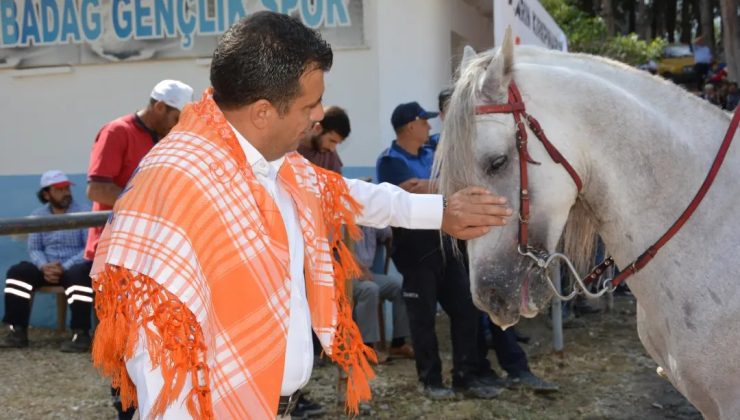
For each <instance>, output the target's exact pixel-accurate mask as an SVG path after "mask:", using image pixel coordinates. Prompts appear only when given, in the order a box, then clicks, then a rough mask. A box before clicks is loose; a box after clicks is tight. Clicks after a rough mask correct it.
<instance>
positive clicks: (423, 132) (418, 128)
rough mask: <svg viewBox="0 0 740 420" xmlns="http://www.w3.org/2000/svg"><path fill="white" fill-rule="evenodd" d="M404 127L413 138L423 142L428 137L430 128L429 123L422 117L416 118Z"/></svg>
mask: <svg viewBox="0 0 740 420" xmlns="http://www.w3.org/2000/svg"><path fill="white" fill-rule="evenodd" d="M406 129H407V130H408V132H409V134H410V135H412V136H413V138H414V139H415V140H417V141H419V142H420V143H421V144H423V143H426V141H427V140H428V139H429V131H430V130H431V129H432V126H430V125H429V121H427V120H425V119H423V118H417V119H415V120H414V121H411V122H410V123H408V124H407V126H406Z"/></svg>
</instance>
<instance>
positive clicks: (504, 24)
mask: <svg viewBox="0 0 740 420" xmlns="http://www.w3.org/2000/svg"><path fill="white" fill-rule="evenodd" d="M492 1H493V43H494V45H495V46H499V45H501V43H502V42H503V41H504V33H506V28H508V27H509V26H511V30H512V35H513V36H514V43H515V44H517V45H518V44H528V45H538V46H540V47H545V48H550V49H554V50H561V51H568V38H566V36H565V33H564V32H563V31H562V30H561V29H560V27H559V26H558V24H557V23H555V20H554V19H553V18H552V16H550V14H549V13H547V11H546V10H545V8H544V7H542V5H541V4H540V2H539V1H537V0H492Z"/></svg>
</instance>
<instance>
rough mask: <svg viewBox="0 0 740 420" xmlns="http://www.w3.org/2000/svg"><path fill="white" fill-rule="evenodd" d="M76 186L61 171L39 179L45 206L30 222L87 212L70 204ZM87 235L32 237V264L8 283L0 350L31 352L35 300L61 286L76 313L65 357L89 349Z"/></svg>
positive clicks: (17, 269) (11, 273) (15, 269)
mask: <svg viewBox="0 0 740 420" xmlns="http://www.w3.org/2000/svg"><path fill="white" fill-rule="evenodd" d="M70 185H72V183H71V182H69V179H68V178H67V176H66V175H65V174H64V173H63V172H62V171H48V172H45V173H44V174H43V175H42V176H41V184H40V187H41V188H40V189H39V191H38V193H37V195H38V198H39V201H41V203H42V204H44V206H43V207H40V208H38V209H36V210H34V211H33V212H32V213H31V215H32V216H49V215H54V214H66V213H75V212H80V211H84V210H85V209H83V208H82V207H81V206H79V205H78V204H77V203H75V202H74V201H73V200H72V193H71V192H70V189H69V186H70ZM86 240H87V231H86V230H85V229H76V230H57V231H52V232H40V233H32V234H30V235H28V253H29V257H30V259H31V261H30V262H29V261H23V262H21V263H18V264H16V265H14V266H12V267H10V269H8V273H7V276H6V280H5V316H4V317H3V322H5V323H6V324H8V325H9V331H8V334H7V335H6V336H5V337H4V338H3V339H2V341H0V347H26V346H28V331H27V328H28V320H29V317H30V315H31V301H32V300H33V294H34V292H35V291H36V290H38V288H39V287H42V286H62V287H64V291H65V293H66V295H67V302H68V303H69V306H70V308H71V310H72V319H71V322H70V325H71V327H72V330H73V331H74V336H73V338H72V340H71V341H65V342H64V343H62V348H61V350H62V351H63V352H84V351H87V350H88V349H89V347H90V335H89V330H90V311H91V309H92V301H93V290H92V288H91V285H90V277H89V274H90V266H91V263H90V262H89V261H85V260H84V258H83V251H84V250H85V241H86Z"/></svg>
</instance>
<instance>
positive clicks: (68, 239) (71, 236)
mask: <svg viewBox="0 0 740 420" xmlns="http://www.w3.org/2000/svg"><path fill="white" fill-rule="evenodd" d="M86 210H87V209H85V208H83V207H82V206H80V205H79V204H77V203H75V202H74V201H73V202H72V203H71V204H70V205H69V208H68V209H67V211H66V213H78V212H81V211H86ZM53 214H54V213H52V212H51V206H50V205H49V204H47V205H45V206H43V207H39V208H38V209H36V210H34V211H33V212H32V213H31V216H49V215H53ZM86 242H87V229H75V230H56V231H53V232H38V233H31V234H29V235H28V254H29V255H30V257H31V261H32V262H33V263H34V264H36V266H37V267H39V268H41V266H42V265H44V264H47V263H50V262H60V263H61V264H62V267H63V268H64V270H69V268H70V267H72V266H73V265H75V264H79V263H81V262H83V261H84V259H83V257H84V253H85V243H86Z"/></svg>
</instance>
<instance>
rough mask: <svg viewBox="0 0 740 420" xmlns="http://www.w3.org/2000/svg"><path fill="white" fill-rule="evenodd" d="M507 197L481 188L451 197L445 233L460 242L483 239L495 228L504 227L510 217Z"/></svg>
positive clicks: (446, 213)
mask: <svg viewBox="0 0 740 420" xmlns="http://www.w3.org/2000/svg"><path fill="white" fill-rule="evenodd" d="M505 204H506V198H504V197H499V196H497V195H494V194H492V193H491V192H490V191H488V190H486V189H484V188H480V187H468V188H465V189H463V190H460V191H458V192H456V193H455V194H453V195H452V196H450V197H448V199H447V208H446V209H445V211H444V214H443V215H442V231H444V232H445V233H447V234H448V235H450V236H453V237H455V238H457V239H462V240H467V239H474V238H477V237H479V236H483V235H485V234H486V233H488V232H489V231H490V230H491V227H493V226H503V225H505V224H506V218H507V217H508V216H511V209H509V208H507V207H506V206H505Z"/></svg>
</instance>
